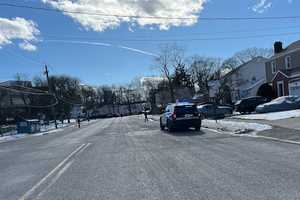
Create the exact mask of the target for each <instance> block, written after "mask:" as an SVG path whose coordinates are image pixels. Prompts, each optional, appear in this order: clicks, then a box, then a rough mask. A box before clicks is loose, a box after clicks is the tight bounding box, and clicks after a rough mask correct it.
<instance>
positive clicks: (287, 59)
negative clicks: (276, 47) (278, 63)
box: [285, 56, 292, 69]
mask: <svg viewBox="0 0 300 200" xmlns="http://www.w3.org/2000/svg"><path fill="white" fill-rule="evenodd" d="M291 61H292V59H291V56H287V57H285V68H286V69H290V68H291V67H292V62H291Z"/></svg>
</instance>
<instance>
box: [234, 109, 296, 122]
mask: <svg viewBox="0 0 300 200" xmlns="http://www.w3.org/2000/svg"><path fill="white" fill-rule="evenodd" d="M295 117H300V110H290V111H282V112H272V113H264V114H251V115H239V116H234V117H232V118H235V119H252V120H253V119H258V120H280V119H288V118H295Z"/></svg>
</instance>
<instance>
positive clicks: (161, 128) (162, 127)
mask: <svg viewBox="0 0 300 200" xmlns="http://www.w3.org/2000/svg"><path fill="white" fill-rule="evenodd" d="M159 125H160V130H162V131H164V130H165V126H164V125H162V122H161V119H160V120H159Z"/></svg>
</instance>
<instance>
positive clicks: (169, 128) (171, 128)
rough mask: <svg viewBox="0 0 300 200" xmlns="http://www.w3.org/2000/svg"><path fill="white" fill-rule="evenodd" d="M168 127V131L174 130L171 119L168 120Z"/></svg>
mask: <svg viewBox="0 0 300 200" xmlns="http://www.w3.org/2000/svg"><path fill="white" fill-rule="evenodd" d="M167 127H168V131H169V132H173V131H174V128H173V127H172V125H171V123H170V122H169V121H167Z"/></svg>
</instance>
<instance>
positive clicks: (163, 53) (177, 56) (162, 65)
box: [155, 44, 184, 102]
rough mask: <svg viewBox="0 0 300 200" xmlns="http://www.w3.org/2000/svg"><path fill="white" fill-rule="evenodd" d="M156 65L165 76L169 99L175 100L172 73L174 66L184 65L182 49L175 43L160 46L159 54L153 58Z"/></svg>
mask: <svg viewBox="0 0 300 200" xmlns="http://www.w3.org/2000/svg"><path fill="white" fill-rule="evenodd" d="M155 64H156V67H157V68H158V69H159V71H160V72H161V74H162V76H163V77H164V78H166V80H167V83H168V89H169V92H170V97H171V101H173V102H174V101H175V88H174V85H173V78H172V75H173V73H174V71H175V69H176V67H178V66H180V65H184V51H183V49H182V48H180V47H179V46H178V45H176V44H166V45H163V46H161V48H160V53H159V56H158V57H157V58H156V59H155Z"/></svg>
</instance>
